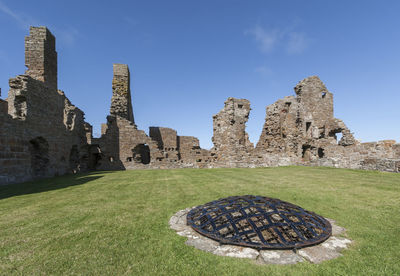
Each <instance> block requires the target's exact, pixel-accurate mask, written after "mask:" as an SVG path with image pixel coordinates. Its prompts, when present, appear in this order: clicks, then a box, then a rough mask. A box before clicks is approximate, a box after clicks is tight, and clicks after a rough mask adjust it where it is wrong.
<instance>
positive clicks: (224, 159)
mask: <svg viewBox="0 0 400 276" xmlns="http://www.w3.org/2000/svg"><path fill="white" fill-rule="evenodd" d="M25 65H26V67H27V70H26V72H25V74H24V75H19V76H17V77H15V78H11V79H10V81H9V85H10V89H9V92H8V97H7V99H5V100H2V99H0V127H1V132H0V184H8V183H16V182H22V181H27V180H32V179H36V178H41V177H50V176H54V175H61V174H65V173H76V172H79V171H85V170H124V169H144V168H152V169H157V168H160V169H162V168H186V167H192V168H213V167H268V166H281V165H309V166H333V167H340V168H354V169H367V170H380V171H389V172H399V171H400V144H398V143H396V141H394V140H385V141H379V142H371V143H360V142H358V141H357V140H356V139H355V138H354V136H353V134H352V133H351V131H350V130H349V129H348V128H347V127H346V125H345V124H344V122H343V121H341V120H340V119H337V118H335V117H334V113H333V94H332V93H330V92H329V91H328V90H327V88H326V87H325V85H324V84H323V82H322V81H321V80H320V79H319V78H318V77H317V76H312V77H309V78H306V79H304V80H302V81H300V82H299V83H298V84H297V85H296V87H295V88H294V91H295V95H294V96H288V97H285V98H283V99H280V100H278V101H276V102H275V103H273V104H271V105H269V106H267V108H266V118H265V123H264V126H263V129H262V133H261V136H260V139H259V141H258V143H257V145H256V146H255V147H254V146H253V144H252V143H251V142H250V141H249V138H248V135H247V133H246V122H247V120H248V118H249V115H250V110H251V109H250V102H249V101H248V100H245V99H235V98H228V99H227V101H226V102H225V106H224V108H223V109H222V110H221V111H220V112H219V113H218V114H216V115H214V116H213V132H214V134H213V137H212V141H213V143H214V147H213V148H212V149H211V150H206V149H201V148H200V145H199V140H198V139H197V138H196V137H192V136H179V135H178V134H177V131H176V130H173V129H170V128H166V127H156V126H154V127H150V129H149V133H148V134H146V133H145V131H143V130H139V129H137V126H136V124H135V120H134V114H133V108H132V102H131V91H130V72H129V68H128V66H127V65H125V64H114V65H113V79H112V97H111V107H110V115H109V116H107V122H106V123H105V124H103V125H102V128H101V129H102V135H101V137H99V138H93V137H92V126H91V125H90V124H89V123H87V122H85V120H84V113H83V111H81V110H80V109H79V108H77V107H76V106H74V105H73V104H72V103H71V102H70V101H69V99H68V98H67V97H66V96H65V94H64V92H63V91H61V90H58V88H57V78H58V76H57V52H56V49H55V37H54V36H53V35H52V34H51V32H50V31H49V30H48V29H47V28H46V27H31V28H30V34H29V36H27V37H26V38H25ZM339 135H340V136H341V138H340V139H339Z"/></svg>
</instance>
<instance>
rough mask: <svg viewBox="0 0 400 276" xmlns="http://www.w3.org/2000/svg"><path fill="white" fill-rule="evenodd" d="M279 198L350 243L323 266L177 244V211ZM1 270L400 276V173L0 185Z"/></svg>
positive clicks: (78, 179) (237, 173)
mask: <svg viewBox="0 0 400 276" xmlns="http://www.w3.org/2000/svg"><path fill="white" fill-rule="evenodd" d="M244 194H255V195H265V196H269V197H277V198H280V199H282V200H285V201H289V202H292V203H294V204H297V205H300V206H302V207H303V208H306V209H308V210H312V211H314V212H316V213H318V214H320V215H323V216H326V217H329V218H332V219H335V220H336V221H337V223H338V224H339V225H340V226H343V227H345V228H347V236H348V237H349V238H351V239H352V240H354V244H353V245H352V247H351V248H350V249H349V250H346V251H344V252H343V254H344V256H343V257H340V258H338V259H334V260H330V261H327V262H323V263H321V264H318V265H315V264H308V263H301V264H296V265H288V266H279V265H257V264H255V263H254V262H252V261H251V260H244V259H236V258H229V257H220V256H215V255H213V254H210V253H207V252H203V251H200V250H197V249H195V248H193V247H189V246H186V245H185V244H184V242H185V239H186V238H184V237H180V236H178V235H177V234H176V233H175V231H173V230H171V229H170V228H169V226H168V220H169V218H170V217H171V216H172V215H173V214H174V213H175V212H177V211H178V210H181V209H184V208H186V207H191V206H195V205H199V204H203V203H206V202H209V201H211V200H215V199H218V198H221V197H226V196H230V195H244ZM0 274H1V275H9V274H24V275H39V274H40V275H42V274H49V275H59V274H78V275H104V274H112V275H121V274H126V275H266V274H272V275H384V274H385V275H399V274H400V174H394V173H382V172H368V171H357V170H344V169H332V168H308V167H280V168H258V169H202V170H196V169H180V170H137V171H122V172H96V173H88V174H81V175H70V176H64V177H57V178H52V179H46V180H41V181H36V182H30V183H24V184H19V185H11V186H3V187H0Z"/></svg>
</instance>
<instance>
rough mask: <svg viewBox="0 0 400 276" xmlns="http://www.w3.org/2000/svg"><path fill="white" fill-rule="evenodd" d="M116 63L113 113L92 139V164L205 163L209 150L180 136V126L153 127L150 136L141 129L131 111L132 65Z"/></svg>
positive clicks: (172, 165) (114, 166)
mask: <svg viewBox="0 0 400 276" xmlns="http://www.w3.org/2000/svg"><path fill="white" fill-rule="evenodd" d="M113 67H114V76H113V86H112V88H113V96H112V100H111V108H110V115H109V116H108V117H107V124H104V125H102V135H101V137H100V138H93V139H92V144H91V152H92V154H91V157H90V159H91V160H92V165H91V167H94V168H96V169H103V170H108V169H137V168H180V167H203V166H204V164H205V163H207V162H208V157H209V151H207V150H203V149H200V147H199V146H198V144H199V143H198V140H197V138H194V137H180V136H178V135H177V132H176V130H174V129H171V128H166V127H150V128H149V136H148V135H146V133H145V132H144V131H143V130H138V129H137V126H136V125H135V124H134V121H133V114H132V116H131V113H130V112H131V110H132V103H131V100H130V99H131V94H130V90H129V85H130V83H129V79H130V75H129V69H128V66H127V65H125V64H114V65H113ZM121 75H123V77H121ZM116 80H118V85H116ZM181 149H182V150H181ZM93 163H94V164H93Z"/></svg>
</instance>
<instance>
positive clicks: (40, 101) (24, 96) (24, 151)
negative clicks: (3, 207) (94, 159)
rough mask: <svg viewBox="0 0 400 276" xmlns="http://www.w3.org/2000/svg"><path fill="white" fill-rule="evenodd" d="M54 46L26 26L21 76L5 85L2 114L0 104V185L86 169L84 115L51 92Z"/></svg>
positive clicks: (46, 35)
mask: <svg viewBox="0 0 400 276" xmlns="http://www.w3.org/2000/svg"><path fill="white" fill-rule="evenodd" d="M36 36H38V37H36ZM54 42H55V39H54V37H53V36H52V35H51V33H50V32H49V31H48V30H47V29H46V28H44V27H39V28H31V33H30V36H29V37H27V38H26V61H27V66H28V70H27V75H20V76H17V77H15V78H11V79H10V81H9V84H10V90H9V92H8V98H7V112H6V113H5V112H4V108H5V106H6V105H5V104H4V102H3V103H2V106H3V108H2V109H3V112H1V115H0V116H1V128H2V131H1V132H0V163H1V169H0V170H1V173H0V176H1V177H0V184H6V183H14V182H21V181H26V180H30V179H35V178H39V177H48V176H54V175H60V174H65V173H68V172H77V171H80V170H85V169H86V162H85V159H86V158H87V157H88V154H87V138H86V132H85V128H84V113H83V112H82V111H81V110H80V109H78V108H77V107H75V106H74V105H72V104H71V102H70V101H69V100H68V99H67V98H66V97H65V95H64V93H63V92H62V91H59V90H57V88H56V87H57V85H56V82H57V77H56V76H57V72H52V71H51V70H54V65H55V67H56V64H57V61H56V60H52V59H54V58H55V59H56V57H57V55H56V53H55V48H54V47H55V44H54ZM49 70H50V72H49Z"/></svg>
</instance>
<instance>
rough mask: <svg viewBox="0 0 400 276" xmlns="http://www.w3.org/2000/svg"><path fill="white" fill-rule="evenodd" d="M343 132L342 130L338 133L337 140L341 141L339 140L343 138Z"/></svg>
mask: <svg viewBox="0 0 400 276" xmlns="http://www.w3.org/2000/svg"><path fill="white" fill-rule="evenodd" d="M342 137H343V134H342V133H341V132H338V133H336V142H337V143H339V141H340V140H341V139H342Z"/></svg>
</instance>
